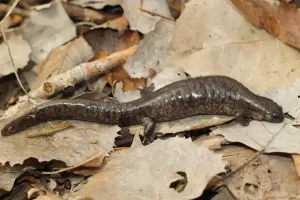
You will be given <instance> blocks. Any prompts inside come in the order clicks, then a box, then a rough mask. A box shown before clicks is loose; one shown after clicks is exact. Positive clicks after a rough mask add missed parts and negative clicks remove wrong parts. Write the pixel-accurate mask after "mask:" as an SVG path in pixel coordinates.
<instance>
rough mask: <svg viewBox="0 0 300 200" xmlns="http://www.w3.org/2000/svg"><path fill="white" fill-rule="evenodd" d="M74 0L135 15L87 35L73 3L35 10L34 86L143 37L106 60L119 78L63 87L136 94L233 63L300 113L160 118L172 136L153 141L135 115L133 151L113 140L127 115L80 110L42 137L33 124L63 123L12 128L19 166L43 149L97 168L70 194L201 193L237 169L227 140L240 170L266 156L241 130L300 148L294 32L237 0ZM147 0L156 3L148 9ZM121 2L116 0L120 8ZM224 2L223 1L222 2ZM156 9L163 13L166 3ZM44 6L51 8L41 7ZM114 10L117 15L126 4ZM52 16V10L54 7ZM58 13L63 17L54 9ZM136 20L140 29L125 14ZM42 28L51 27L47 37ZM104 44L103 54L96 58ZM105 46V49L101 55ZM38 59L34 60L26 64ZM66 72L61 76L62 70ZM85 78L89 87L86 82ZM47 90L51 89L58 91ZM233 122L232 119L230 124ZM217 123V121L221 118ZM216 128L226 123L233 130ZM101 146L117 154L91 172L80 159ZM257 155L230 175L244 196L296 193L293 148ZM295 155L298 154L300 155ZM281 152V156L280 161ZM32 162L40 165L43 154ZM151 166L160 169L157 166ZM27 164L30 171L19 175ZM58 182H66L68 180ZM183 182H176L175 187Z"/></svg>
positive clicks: (73, 165) (30, 27)
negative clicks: (284, 33)
mask: <svg viewBox="0 0 300 200" xmlns="http://www.w3.org/2000/svg"><path fill="white" fill-rule="evenodd" d="M71 2H72V1H71ZM73 2H76V4H77V5H79V6H82V7H85V6H87V5H92V4H94V8H99V9H102V8H104V6H105V5H114V6H115V5H119V6H120V7H121V8H122V9H123V10H124V15H123V16H120V18H117V19H114V21H113V22H114V23H115V24H112V25H110V24H109V23H107V24H104V25H100V26H98V27H97V26H95V27H94V30H93V31H94V34H90V35H92V37H79V38H77V39H75V40H73V39H74V37H75V26H74V22H72V21H71V20H70V18H69V17H68V15H67V14H69V13H66V12H65V11H64V9H63V7H62V5H61V4H60V3H50V4H48V5H47V6H44V7H45V8H42V9H40V10H33V11H31V17H30V19H29V22H30V23H27V24H26V23H25V24H26V26H25V31H24V35H25V36H26V37H24V38H25V41H26V42H28V43H29V44H30V46H31V48H32V49H33V50H32V51H33V52H32V54H31V55H30V58H31V61H34V62H35V63H36V64H39V65H36V66H35V67H34V68H33V69H34V71H35V72H36V73H37V74H38V76H37V79H33V80H31V79H27V80H28V81H29V82H30V81H32V82H30V83H28V84H29V85H31V87H32V88H33V87H34V88H37V87H39V86H40V85H41V84H42V83H45V81H47V79H48V78H49V77H51V76H55V73H57V72H58V71H59V72H63V71H65V72H66V73H69V75H71V76H70V77H69V78H72V77H73V75H74V73H70V72H75V71H72V70H73V69H74V67H76V66H77V65H80V64H81V63H83V65H86V66H90V63H94V66H96V65H97V64H98V63H101V64H102V63H105V62H107V61H108V60H111V59H112V60H114V59H116V58H117V59H118V58H119V59H120V58H121V57H118V56H120V55H122V54H120V53H119V51H124V52H126V51H127V48H131V47H132V45H137V48H136V50H135V49H134V50H133V51H131V53H130V54H127V55H128V56H129V57H128V56H127V57H128V59H127V57H124V58H123V57H122V59H123V60H124V61H123V60H122V59H120V60H119V61H120V62H115V63H114V64H112V65H110V67H109V68H105V66H106V65H103V66H104V67H103V68H101V70H103V71H101V73H100V74H105V76H104V78H105V79H107V82H108V83H109V85H110V87H107V86H105V84H106V81H105V80H104V79H103V77H101V80H100V79H99V80H100V81H97V80H96V81H95V80H93V81H90V80H88V79H90V77H88V79H78V82H77V81H74V82H73V83H72V84H71V85H68V84H66V85H63V84H62V87H60V88H59V89H58V90H57V91H56V93H58V94H57V96H55V98H62V96H63V97H65V96H66V95H67V96H68V95H69V96H68V97H75V96H76V95H78V94H80V93H83V95H84V96H89V95H86V94H88V93H90V92H95V93H96V94H101V92H103V93H104V94H107V95H110V96H108V97H107V99H106V100H109V101H119V102H128V101H131V100H133V99H137V98H140V97H141V96H142V95H143V92H144V91H143V90H144V89H145V88H144V87H145V86H147V87H149V88H152V89H151V90H152V91H153V90H157V89H159V88H161V87H163V86H165V85H167V84H170V83H172V82H175V81H177V80H182V79H186V78H188V77H189V76H192V77H195V76H199V75H201V76H203V75H210V74H222V75H228V76H230V77H233V78H235V79H237V80H238V81H240V82H242V83H243V84H245V85H246V86H247V87H249V89H251V90H252V91H254V92H256V93H258V94H263V95H264V96H266V97H269V98H272V99H274V100H275V101H276V102H278V103H279V104H280V105H282V106H283V109H284V111H285V112H287V113H288V114H289V115H290V116H292V117H294V118H295V119H294V120H292V119H285V121H284V123H282V124H271V123H266V122H257V121H252V122H251V123H250V126H248V127H242V126H240V125H238V124H236V123H235V122H231V121H232V119H233V118H232V117H227V116H196V117H191V118H187V119H183V120H177V121H173V122H166V123H161V124H158V125H157V128H156V132H158V133H160V134H162V135H165V136H167V137H166V138H164V137H161V139H157V140H156V141H155V142H154V143H152V144H150V145H148V146H142V145H141V144H140V141H139V138H138V137H137V136H138V135H139V134H142V132H143V129H142V128H141V126H132V127H129V132H130V134H134V135H135V136H136V137H135V139H134V141H133V145H132V147H131V148H130V149H128V150H122V151H113V147H114V140H115V137H116V136H117V135H118V134H117V132H119V131H120V129H121V128H120V127H119V126H117V125H113V126H107V125H100V124H94V123H88V122H79V121H70V123H71V124H72V126H74V127H69V128H67V129H64V130H60V131H57V132H56V131H55V132H56V133H55V134H53V135H50V136H49V135H48V136H46V135H44V136H42V137H35V138H28V137H27V136H26V132H27V134H28V132H35V131H37V130H43V129H44V126H46V125H49V124H50V125H51V124H52V125H53V124H54V123H46V124H44V125H39V126H36V127H34V128H32V129H28V130H26V131H24V132H22V133H19V134H15V135H12V136H9V137H1V138H0V147H1V150H2V151H3V154H2V155H1V156H0V157H1V158H0V163H2V164H4V163H8V164H9V165H10V166H13V165H18V164H22V163H23V162H26V160H27V159H28V158H35V159H37V161H38V162H49V161H53V160H58V161H63V163H64V164H65V166H64V167H65V168H63V169H61V171H58V172H57V173H61V172H62V171H63V172H68V171H74V170H75V171H74V172H76V170H78V171H77V172H78V173H79V174H82V175H87V176H90V178H88V179H87V183H86V184H82V183H81V184H79V185H78V187H74V188H72V189H71V190H67V191H65V192H63V193H64V195H65V197H66V199H69V197H70V195H71V196H72V198H75V199H76V198H78V197H79V196H81V197H82V196H83V197H86V198H88V197H93V198H95V199H120V198H122V199H149V198H150V199H156V198H160V199H170V198H174V199H193V198H197V197H199V196H201V195H202V194H203V192H204V190H205V189H207V187H210V185H209V184H208V183H209V182H210V181H211V180H212V178H213V177H216V175H218V174H219V175H220V173H221V172H223V173H224V172H225V169H224V167H225V165H227V163H226V162H224V161H222V158H223V159H224V160H228V154H226V152H224V151H223V150H226V149H229V150H231V153H230V156H232V158H233V160H234V161H232V160H231V161H230V160H229V165H227V167H229V168H230V169H229V170H232V171H234V170H236V169H238V167H239V166H241V165H243V164H245V163H247V162H248V160H249V159H251V158H253V156H254V157H255V156H256V154H253V153H249V155H251V156H250V157H247V159H240V158H239V156H238V155H236V154H237V153H238V152H242V151H243V150H245V151H246V148H245V147H240V148H241V150H237V149H236V147H237V146H236V145H235V144H234V143H232V142H239V143H243V144H245V145H246V146H248V147H251V148H252V149H256V150H264V152H268V153H271V152H282V153H298V154H299V151H300V149H299V146H300V145H299V138H300V136H298V135H299V131H298V128H297V126H296V125H297V124H299V122H298V121H299V116H298V115H299V114H298V107H299V106H298V95H297V91H298V85H299V81H298V80H296V79H297V77H298V75H299V70H298V68H297V63H298V60H299V58H298V57H299V54H298V50H296V49H294V48H292V47H289V46H287V45H285V44H283V42H286V41H285V40H284V39H283V38H282V37H278V38H279V39H282V40H283V42H281V41H280V40H278V39H276V38H274V37H272V36H271V35H270V34H268V33H267V32H266V31H264V30H258V29H257V28H256V27H255V26H253V25H251V24H250V23H249V22H248V21H247V20H246V18H244V17H243V16H242V15H241V14H240V13H239V12H237V10H236V8H235V7H234V6H233V5H232V4H231V3H230V1H220V2H210V1H209V2H207V1H204V0H201V1H199V0H198V1H197V0H191V1H189V2H188V3H186V5H185V6H183V7H185V9H184V10H183V11H182V13H181V16H180V17H179V19H178V20H177V21H176V22H173V21H169V20H166V19H161V17H159V16H160V15H164V16H165V17H171V15H170V12H169V8H168V7H167V6H166V5H170V4H171V3H170V2H171V1H169V2H168V3H169V4H167V3H165V2H161V1H159V4H158V1H129V0H122V1H120V2H119V1H99V2H91V1H81V0H78V1H73ZM141 2H143V5H142V4H141ZM182 2H183V1H182ZM235 2H236V1H235ZM86 3H88V4H86ZM141 6H142V7H143V9H148V11H149V12H148V13H147V12H142V11H141ZM92 7H93V6H92ZM120 7H116V8H117V10H118V9H120ZM79 8H80V7H79ZM173 8H175V7H173ZM216 8H217V10H218V12H212V10H216ZM105 9H107V7H106V8H105ZM105 9H104V10H105ZM108 9H110V8H109V7H108ZM285 12H287V11H285ZM149 13H157V15H156V16H155V15H151V14H149ZM33 15H40V16H41V17H38V19H37V18H35V19H33V18H32V16H33ZM114 15H115V16H116V14H115V13H114ZM45 16H51V17H50V18H48V19H45ZM57 16H61V17H62V18H61V19H60V20H59V21H60V22H58V21H57V19H58V17H57ZM70 16H71V15H70ZM52 18H53V19H54V18H55V19H56V20H49V19H52ZM72 20H74V19H72ZM127 20H128V23H129V27H128V30H126V27H127V24H126V23H125V22H126V21H127ZM232 21H234V23H232ZM87 24H88V23H87ZM254 25H256V24H255V23H254ZM44 27H46V29H45V28H44ZM99 27H101V28H100V29H99ZM81 28H82V30H83V31H84V32H85V31H86V32H87V33H88V34H89V33H92V32H93V31H91V30H89V29H87V27H85V26H82V25H81ZM259 28H262V27H259ZM263 28H265V27H263ZM285 28H286V27H285ZM26 29H27V30H26ZM92 29H93V28H92ZM111 29H116V30H117V31H116V32H114V31H111ZM129 29H131V30H129ZM41 30H42V32H40V31H41ZM82 30H81V31H82ZM132 30H137V31H139V32H140V33H139V34H140V35H143V34H144V36H142V37H141V38H142V39H141V41H140V38H139V37H138V33H137V32H134V31H132ZM41 33H42V34H41ZM95 33H96V34H95ZM26 34H27V35H26ZM37 35H38V36H39V37H36V36H37ZM29 36H30V37H29ZM50 36H51V37H50ZM49 40H51V45H49V44H50V43H49V42H48V41H49ZM71 40H73V41H71ZM53 41H55V42H53ZM77 41H80V42H81V43H80V44H78V45H75V48H73V50H72V48H71V47H72V44H74V43H76V42H77ZM66 42H67V44H65V43H66ZM2 45H3V44H2ZM61 45H64V46H61ZM292 45H293V44H292ZM10 46H12V47H15V46H18V47H20V46H19V44H18V45H11V44H10ZM68 46H71V47H68ZM73 47H74V45H73ZM20 49H24V47H20ZM60 49H61V50H60ZM92 51H94V52H92ZM114 53H116V54H114ZM93 54H95V57H94V58H93V60H90V59H91V58H92V57H93ZM76 55H77V56H76ZM96 55H101V56H100V57H99V58H97V56H96ZM112 55H117V56H112ZM130 55H131V56H130ZM22 56H25V57H24V60H25V61H26V63H25V62H23V63H22V64H21V67H25V65H26V64H27V62H28V60H29V59H30V58H29V57H28V56H29V53H28V54H27V55H26V54H25V55H22ZM105 56H108V57H105ZM57 57H58V58H59V59H57ZM25 58H26V59H25ZM90 61H91V62H90ZM125 61H126V62H125ZM43 65H44V66H43ZM41 66H43V69H42V68H41ZM101 66H102V65H101ZM113 67H116V68H113ZM7 69H8V70H10V72H9V73H11V72H13V70H12V69H11V68H9V67H8V66H6V67H5V70H7ZM29 69H30V67H29ZM81 69H83V72H85V71H84V70H86V69H88V68H86V69H85V68H81ZM115 69H118V70H115ZM26 70H28V69H25V70H24V72H25V71H26ZM153 72H154V73H153ZM117 73H119V74H117ZM83 74H84V73H82V74H81V75H83ZM4 75H5V74H4ZM57 75H58V77H59V75H61V74H57ZM122 76H123V77H122ZM52 78H53V77H52ZM94 78H96V77H94ZM54 80H55V79H54ZM79 80H80V81H79ZM82 80H84V81H83V83H85V84H87V87H86V86H82ZM278 80H280V81H278ZM137 81H138V82H137ZM295 81H296V82H295ZM93 84H95V85H94V86H96V84H99V85H100V87H99V91H91V90H88V88H89V87H91V85H93ZM145 84H146V85H145ZM293 84H294V85H293ZM34 85H35V86H34ZM75 85H76V86H75ZM69 86H71V88H73V89H72V92H71V94H68V93H67V88H69ZM78 86H79V88H78ZM92 87H93V86H92ZM97 87H98V86H97ZM97 87H95V88H96V90H97ZM69 90H70V89H69ZM42 91H43V90H41V91H40V92H42ZM61 91H63V92H61ZM148 92H149V91H148ZM33 94H34V93H33ZM75 94H76V95H75ZM95 96H99V95H95ZM39 97H42V98H45V97H47V95H46V96H45V95H44V96H43V95H41V96H39ZM101 98H102V97H101ZM101 100H103V99H101ZM22 102H23V104H22ZM24 102H25V103H24ZM29 102H32V100H28V99H26V97H20V98H19V101H18V102H17V103H16V105H15V106H14V107H11V108H10V109H9V110H7V111H6V112H5V113H4V116H3V117H2V118H1V119H2V121H1V123H0V128H1V127H3V126H4V125H5V124H6V123H7V122H8V121H9V120H11V119H7V117H11V116H13V117H15V116H16V115H15V114H16V113H17V114H18V113H19V114H20V113H23V112H24V111H26V110H27V109H28V108H29V107H31V106H32V105H28V103H29ZM40 102H43V100H38V99H37V100H35V104H38V103H40ZM30 104H32V103H30ZM224 123H226V124H225V125H222V124H224ZM214 126H216V127H215V128H211V127H214ZM205 128H210V129H211V130H212V132H211V133H210V137H206V136H205V135H204V136H199V135H198V136H197V139H196V140H195V141H194V142H192V140H191V139H183V138H179V137H171V138H168V134H169V133H179V136H180V135H181V134H180V133H189V134H191V135H190V137H192V134H193V131H197V130H200V131H201V130H204V129H205ZM38 132H39V131H38ZM41 132H43V131H41ZM215 135H223V136H224V138H220V137H216V136H215ZM159 138H160V137H159ZM228 143H230V144H228ZM224 144H226V145H224ZM203 146H207V147H209V148H210V149H212V150H214V151H215V152H212V151H209V150H208V149H207V148H205V147H203ZM233 152H234V153H233ZM99 153H100V154H101V156H100V157H101V158H103V159H104V160H102V161H103V162H104V163H105V165H103V166H102V162H100V164H98V165H96V166H97V169H96V170H97V171H98V172H97V173H95V171H93V170H95V169H93V170H92V169H91V170H90V172H88V171H86V170H80V169H79V168H80V167H81V166H82V165H83V166H86V167H88V166H89V165H88V164H87V163H86V162H85V161H88V160H89V159H90V158H91V157H92V156H93V155H99ZM12 155H13V156H12ZM221 155H222V156H223V157H222V156H221ZM255 158H256V159H255V163H254V164H253V162H252V164H249V165H247V166H246V167H244V168H243V169H242V170H241V171H238V172H237V173H236V174H234V175H232V176H230V177H228V178H227V179H226V180H225V183H226V184H227V185H228V187H229V189H230V191H231V193H232V194H233V195H234V196H235V197H239V198H241V199H255V198H256V199H257V198H259V199H261V198H262V199H264V198H275V197H276V198H279V199H280V198H283V197H296V195H297V190H295V188H296V187H297V184H298V183H297V181H295V180H294V176H295V174H293V172H294V171H293V170H294V166H293V165H292V160H291V158H289V157H282V156H280V155H279V156H275V157H271V156H269V155H260V156H256V157H255ZM293 159H294V161H295V162H296V160H295V159H296V157H295V156H293ZM265 160H267V162H265ZM225 163H226V164H225ZM272 163H276V165H274V166H272ZM101 166H102V167H101ZM31 167H33V168H36V166H31ZM100 167H101V168H100ZM77 168H78V169H77ZM287 168H289V169H293V170H290V171H289V172H290V173H286V174H285V177H284V176H281V175H282V173H281V171H282V170H285V171H286V169H287ZM52 170H56V169H52ZM227 170H228V169H227ZM276 170H277V171H276ZM296 170H297V169H296ZM291 171H293V172H291ZM227 172H228V171H227ZM273 172H274V173H273ZM277 172H278V173H277ZM1 173H2V175H1V176H2V177H11V176H9V173H6V172H5V171H4V170H3V171H2V170H1ZM50 173H52V172H50ZM54 173H55V172H54ZM146 173H147V174H148V176H145V174H146ZM75 174H76V173H75ZM17 175H18V173H17V174H16V176H15V177H17ZM287 177H288V178H287ZM11 179H14V177H11ZM289 179H293V181H294V182H293V185H295V187H289V184H291V182H289V181H290V180H289ZM285 180H287V181H285ZM278 182H280V183H282V184H283V186H282V187H281V188H280V190H276V189H275V188H276V187H277V186H278ZM212 183H214V182H212ZM12 184H13V181H10V182H9V183H4V182H2V181H1V183H0V187H1V188H3V189H6V190H10V188H11V187H12ZM56 184H60V182H59V181H56ZM176 184H177V185H176ZM178 184H179V185H178ZM174 185H175V186H174ZM173 186H174V187H175V189H174V188H172V187H173ZM57 187H58V186H57ZM56 189H57V188H56V187H53V189H51V190H50V189H48V190H46V191H47V192H46V193H45V194H46V195H43V196H42V195H41V196H39V197H38V198H40V199H43V198H50V196H51V195H54V193H56V192H57V191H56ZM34 191H36V190H34ZM99 191H102V192H101V193H99ZM224 191H225V190H222V192H220V193H219V194H218V195H216V196H215V198H218V197H219V198H221V199H222V195H224V194H223V193H224ZM70 192H71V193H70ZM47 193H48V195H47ZM56 194H57V195H58V193H56ZM28 195H29V193H28ZM30 195H32V193H30ZM99 195H101V196H99ZM204 195H205V194H204ZM59 196H60V195H59ZM53 198H54V196H53Z"/></svg>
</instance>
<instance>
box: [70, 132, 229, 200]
mask: <svg viewBox="0 0 300 200" xmlns="http://www.w3.org/2000/svg"><path fill="white" fill-rule="evenodd" d="M190 152H193V153H192V154H191V153H190ZM224 166H225V164H224V163H223V161H222V158H221V156H220V155H216V154H214V153H213V152H211V151H209V150H208V149H207V148H205V147H202V146H198V145H196V144H194V143H193V142H192V141H191V140H189V139H186V140H184V139H180V138H171V139H169V140H165V141H162V140H157V141H155V142H154V143H152V144H150V145H148V146H144V147H135V148H131V149H129V150H126V151H119V152H115V153H114V154H112V156H111V157H110V158H109V159H108V160H107V164H106V165H105V166H104V167H103V168H102V170H101V171H99V173H97V174H96V175H94V176H93V177H91V178H89V179H88V183H87V184H86V185H84V186H83V188H82V189H81V190H79V191H78V192H76V193H74V194H73V197H82V198H92V199H180V200H182V199H193V198H196V197H198V196H200V195H201V194H202V192H203V190H204V188H205V187H206V185H207V183H208V182H209V181H210V179H211V178H212V177H213V176H215V175H216V174H218V173H220V172H223V171H224ZM180 174H184V176H186V179H187V184H186V185H185V188H184V189H183V191H182V192H177V191H175V190H174V189H173V188H170V184H171V183H173V182H174V181H177V180H180V179H182V178H183V176H182V175H180Z"/></svg>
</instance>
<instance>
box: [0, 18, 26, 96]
mask: <svg viewBox="0 0 300 200" xmlns="http://www.w3.org/2000/svg"><path fill="white" fill-rule="evenodd" d="M0 26H1V32H2V36H3V39H4V42H5V44H6V47H7V50H8V54H9V58H10V61H11V63H12V66H13V68H14V72H15V75H16V78H17V81H18V82H19V85H20V87H21V88H22V90H23V91H24V92H25V94H26V95H28V96H29V98H32V97H31V96H30V95H29V94H28V92H27V91H26V89H25V88H24V86H23V84H22V83H21V80H20V78H19V75H18V72H17V68H16V66H15V63H14V60H13V58H12V55H11V51H10V47H9V45H8V42H7V38H6V35H5V32H4V30H3V25H2V24H1V25H0Z"/></svg>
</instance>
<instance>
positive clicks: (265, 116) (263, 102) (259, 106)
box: [252, 97, 284, 123]
mask: <svg viewBox="0 0 300 200" xmlns="http://www.w3.org/2000/svg"><path fill="white" fill-rule="evenodd" d="M253 105H254V109H253V110H252V118H253V119H255V120H259V121H268V122H274V123H280V122H282V121H283V119H284V114H283V111H282V107H281V106H280V105H278V104H277V103H275V102H274V101H273V100H271V99H268V98H265V97H261V98H260V100H259V101H257V102H255V103H254V104H253Z"/></svg>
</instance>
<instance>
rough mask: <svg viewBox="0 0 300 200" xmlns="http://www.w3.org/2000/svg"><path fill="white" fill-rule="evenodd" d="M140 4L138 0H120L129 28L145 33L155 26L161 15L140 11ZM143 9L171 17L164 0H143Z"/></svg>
mask: <svg viewBox="0 0 300 200" xmlns="http://www.w3.org/2000/svg"><path fill="white" fill-rule="evenodd" d="M140 6H141V1H140V0H121V7H122V8H123V10H124V16H125V17H126V19H127V20H128V22H129V25H130V29H131V30H137V31H139V32H141V33H143V34H146V33H149V32H150V31H152V30H153V29H154V28H155V24H156V23H157V22H158V21H159V20H160V18H161V17H158V16H152V15H151V14H148V13H146V12H142V11H141V10H140ZM143 9H145V10H147V11H150V12H153V13H156V14H159V15H162V16H164V17H169V18H171V17H172V16H171V13H170V10H169V7H168V4H167V2H166V1H161V0H143Z"/></svg>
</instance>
